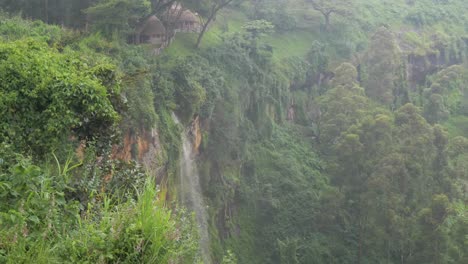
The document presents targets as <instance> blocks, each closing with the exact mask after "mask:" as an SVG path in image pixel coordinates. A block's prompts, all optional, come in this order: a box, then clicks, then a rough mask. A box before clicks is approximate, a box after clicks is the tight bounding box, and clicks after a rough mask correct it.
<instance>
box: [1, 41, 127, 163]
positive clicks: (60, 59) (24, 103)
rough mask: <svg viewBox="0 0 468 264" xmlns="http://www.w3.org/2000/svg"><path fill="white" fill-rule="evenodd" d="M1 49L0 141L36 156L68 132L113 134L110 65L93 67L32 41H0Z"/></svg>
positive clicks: (114, 118)
mask: <svg viewBox="0 0 468 264" xmlns="http://www.w3.org/2000/svg"><path fill="white" fill-rule="evenodd" d="M0 54H2V55H0V80H1V82H0V142H5V143H7V144H11V145H13V146H15V147H16V148H17V150H18V151H25V152H28V151H27V150H29V149H30V150H32V152H33V153H34V154H37V155H39V156H40V155H43V154H45V153H47V152H49V151H52V150H53V148H55V147H57V146H58V144H60V143H62V141H61V140H66V139H67V136H71V135H74V136H78V138H81V139H96V138H99V137H101V136H103V137H107V136H109V134H111V133H112V130H111V128H112V127H113V125H115V123H116V122H117V121H118V114H117V112H116V111H115V109H114V107H113V105H112V100H113V99H114V98H115V97H119V93H118V86H117V85H116V82H115V80H114V78H115V72H114V70H113V66H110V65H106V64H100V65H96V66H95V67H91V66H88V65H87V64H86V63H84V62H82V61H80V60H79V59H77V58H76V57H74V56H71V55H65V54H60V53H58V52H57V51H55V50H53V49H50V48H48V47H47V45H46V44H43V43H37V42H34V41H17V42H13V43H6V44H1V45H0Z"/></svg>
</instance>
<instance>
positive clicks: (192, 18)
mask: <svg viewBox="0 0 468 264" xmlns="http://www.w3.org/2000/svg"><path fill="white" fill-rule="evenodd" d="M163 20H164V21H165V22H166V23H167V24H168V25H169V27H170V28H171V30H173V31H174V32H187V33H190V32H200V31H201V21H200V17H199V16H198V14H194V13H193V12H192V11H190V10H188V9H184V8H183V7H182V6H181V5H180V4H179V3H175V4H174V5H173V6H172V7H171V8H170V9H169V10H167V12H166V13H165V14H164V16H163Z"/></svg>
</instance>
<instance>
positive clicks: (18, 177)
mask: <svg viewBox="0 0 468 264" xmlns="http://www.w3.org/2000/svg"><path fill="white" fill-rule="evenodd" d="M86 166H87V165H86ZM76 167H77V166H71V164H70V163H69V162H67V163H65V165H64V166H63V167H61V166H58V167H57V168H56V169H52V170H50V171H49V170H44V169H41V168H39V167H37V166H35V165H32V163H31V162H30V161H29V160H27V159H19V160H18V163H17V164H14V165H12V166H11V167H10V169H9V170H7V171H2V172H1V173H0V188H1V189H2V195H1V197H0V199H1V201H2V203H1V204H2V206H1V207H0V212H1V214H0V221H1V224H2V225H1V226H2V228H1V230H0V259H1V260H2V262H4V261H5V262H6V263H29V262H30V261H34V263H77V262H80V263H111V262H112V263H113V262H121V263H168V262H170V261H177V263H193V261H194V259H195V257H196V250H197V243H196V241H197V234H196V229H195V227H194V226H193V225H192V221H191V220H190V218H187V217H186V216H185V213H184V212H177V213H173V212H171V211H170V210H168V209H167V208H166V206H165V201H164V199H163V197H160V196H159V195H158V191H157V189H156V186H155V184H154V183H153V182H152V181H151V180H147V182H146V184H145V185H144V188H143V189H142V190H141V191H140V192H138V194H137V195H136V196H134V198H132V197H131V196H128V199H127V200H126V201H120V202H118V201H117V200H114V199H117V198H118V197H117V196H112V197H110V196H107V195H105V194H103V193H97V194H96V193H93V192H89V193H84V194H85V195H90V197H91V196H94V195H97V196H95V200H94V201H93V202H91V200H90V202H88V203H87V204H83V203H80V202H79V201H78V200H77V199H74V198H73V196H71V192H72V191H73V190H74V188H72V186H71V185H70V184H71V179H72V177H70V176H72V174H71V173H72V171H73V170H74V168H76ZM116 176H117V175H116Z"/></svg>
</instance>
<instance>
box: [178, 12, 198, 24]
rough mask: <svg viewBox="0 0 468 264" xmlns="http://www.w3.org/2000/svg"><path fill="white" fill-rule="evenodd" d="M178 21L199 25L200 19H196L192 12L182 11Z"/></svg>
mask: <svg viewBox="0 0 468 264" xmlns="http://www.w3.org/2000/svg"><path fill="white" fill-rule="evenodd" d="M179 21H187V22H194V23H199V22H200V19H199V18H198V16H196V15H195V14H194V13H192V11H190V10H184V12H182V15H181V16H180V18H179Z"/></svg>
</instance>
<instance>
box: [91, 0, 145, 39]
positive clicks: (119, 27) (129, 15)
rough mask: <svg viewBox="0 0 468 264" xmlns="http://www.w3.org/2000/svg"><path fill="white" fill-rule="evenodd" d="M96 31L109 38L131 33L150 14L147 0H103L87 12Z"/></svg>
mask: <svg viewBox="0 0 468 264" xmlns="http://www.w3.org/2000/svg"><path fill="white" fill-rule="evenodd" d="M85 13H86V14H88V15H89V16H90V19H91V21H92V23H93V27H94V29H95V30H96V31H101V32H103V33H104V34H105V35H106V36H107V37H110V36H112V34H114V33H131V32H132V31H133V30H134V29H135V27H136V26H137V25H138V24H139V22H140V20H141V19H142V18H143V17H145V16H146V15H148V14H149V13H150V5H149V2H147V1H146V0H133V1H129V0H101V1H100V2H99V3H98V4H96V5H94V6H92V7H90V8H88V9H86V10H85Z"/></svg>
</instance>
